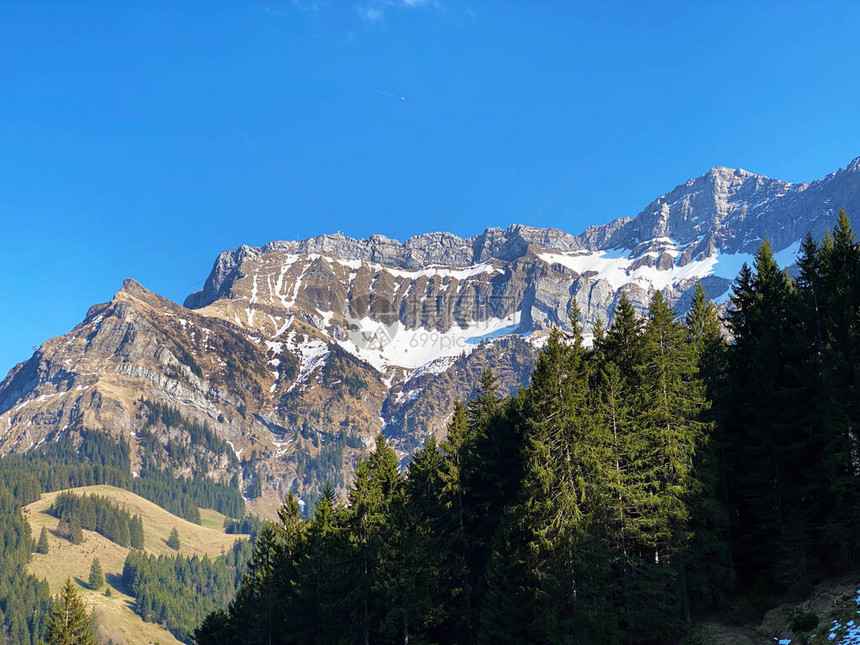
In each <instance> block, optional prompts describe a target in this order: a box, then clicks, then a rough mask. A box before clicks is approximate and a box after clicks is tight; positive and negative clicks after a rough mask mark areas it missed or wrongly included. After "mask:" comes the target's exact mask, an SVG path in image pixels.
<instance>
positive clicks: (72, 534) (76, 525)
mask: <svg viewBox="0 0 860 645" xmlns="http://www.w3.org/2000/svg"><path fill="white" fill-rule="evenodd" d="M69 541H70V542H71V543H72V544H80V543H81V542H83V541H84V532H83V531H82V530H81V519H80V518H79V517H78V516H77V515H74V516H72V518H71V519H70V520H69Z"/></svg>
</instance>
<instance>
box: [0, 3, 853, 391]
mask: <svg viewBox="0 0 860 645" xmlns="http://www.w3.org/2000/svg"><path fill="white" fill-rule="evenodd" d="M858 33H860V3H857V2H853V1H852V2H843V3H835V2H834V3H810V2H802V3H801V2H796V3H792V2H754V3H753V2H737V3H732V2H715V3H698V2H689V1H688V2H683V3H669V2H663V3H657V2H654V3H651V2H638V1H637V2H601V3H596V2H595V3H588V4H586V3H572V2H543V3H537V2H523V1H521V0H516V1H512V2H500V1H496V0H494V1H492V2H478V1H475V2H463V1H460V0H437V1H433V0H425V1H423V2H422V1H420V0H341V1H335V0H328V1H326V2H323V1H322V0H281V1H279V2H278V1H274V0H273V1H270V2H266V1H264V0H255V1H247V2H210V1H207V2H161V3H152V2H141V3H135V2H131V1H123V2H98V3H96V2H92V3H87V2H69V1H68V0H64V1H63V2H55V3H52V2H40V1H38V0H37V1H35V2H24V1H23V0H20V1H7V2H4V3H2V4H0V142H2V155H0V224H2V229H0V230H2V239H3V242H4V243H3V256H4V257H3V268H2V272H0V372H2V373H3V374H5V372H6V370H7V369H9V368H11V367H12V365H13V364H15V363H16V362H18V361H21V360H25V359H27V358H28V357H29V356H30V354H31V353H32V347H33V346H35V345H38V344H39V343H41V342H42V341H43V340H46V339H47V338H50V337H52V336H56V335H59V334H62V333H65V332H67V331H68V330H70V329H71V328H72V327H73V326H74V325H75V324H76V323H77V322H79V321H80V320H81V318H82V317H83V315H84V313H85V312H86V310H87V308H88V307H89V306H90V305H92V304H94V303H98V302H105V301H108V300H109V299H110V298H111V297H112V295H113V293H114V292H115V291H117V290H118V289H119V288H120V286H121V284H122V281H123V279H124V278H126V277H133V278H135V279H136V280H138V281H139V282H141V283H143V284H144V285H145V286H146V287H148V288H150V289H152V290H154V291H156V292H158V293H160V294H162V295H165V296H167V297H169V298H171V299H174V300H177V301H179V302H181V301H182V299H183V298H184V297H185V296H186V295H187V294H188V293H189V292H191V291H193V290H194V289H197V288H199V287H200V286H202V283H203V281H204V279H205V278H206V275H207V274H208V272H209V269H210V267H211V264H212V262H213V260H214V258H215V256H216V255H217V253H219V252H220V251H221V250H223V249H227V248H235V247H236V246H238V245H239V244H242V243H247V244H254V245H259V244H264V243H266V242H268V241H271V240H276V239H296V238H305V237H309V236H313V235H318V234H322V233H327V232H333V229H339V230H341V231H343V232H344V233H345V234H347V235H351V236H355V237H363V236H367V235H370V234H373V233H382V234H384V235H387V236H389V237H394V238H398V239H404V238H406V237H409V236H411V235H415V234H419V233H422V232H428V231H433V230H447V231H452V232H454V233H457V234H460V235H464V236H467V235H472V234H475V233H478V232H480V231H482V230H483V229H485V228H486V227H489V226H501V227H505V226H508V225H509V224H511V223H525V222H527V221H529V220H530V219H531V218H532V216H533V215H534V214H535V212H536V211H538V210H539V209H540V208H541V206H542V205H543V204H544V203H545V202H546V201H547V200H548V199H549V198H550V197H551V196H552V195H553V194H554V193H555V192H556V191H557V190H558V189H559V188H560V187H561V186H562V185H564V183H565V182H566V181H567V180H568V179H569V178H570V177H571V176H572V175H574V173H576V172H577V171H578V170H579V169H580V168H581V167H582V166H583V165H584V164H585V163H586V162H587V161H588V160H589V159H590V158H591V157H592V156H593V155H594V154H595V153H596V152H597V151H598V150H600V149H601V148H602V147H603V146H604V145H605V144H606V143H607V141H609V140H610V139H611V138H612V137H613V136H614V135H615V134H616V133H617V132H618V131H619V130H621V128H623V127H624V126H627V127H626V129H625V130H624V132H623V133H622V134H621V135H620V136H619V137H618V138H617V139H616V140H615V141H614V142H613V143H612V145H610V146H609V147H608V148H607V149H606V151H605V152H604V153H603V154H602V155H601V156H600V157H599V158H598V159H597V160H596V161H595V162H594V163H593V164H592V165H591V166H590V167H589V168H588V169H587V170H585V171H584V172H583V173H582V174H581V175H580V176H579V177H578V178H577V179H576V180H575V181H574V182H573V183H572V184H571V185H570V187H569V188H568V190H567V191H566V192H565V193H564V194H563V195H562V196H561V197H559V198H558V199H557V200H556V201H555V202H554V203H553V204H552V205H551V206H550V207H549V208H547V209H546V210H545V211H544V212H543V213H542V214H541V215H540V216H539V217H538V218H537V219H535V220H534V221H533V225H536V226H554V227H558V228H562V229H565V230H568V231H570V232H572V233H578V232H580V231H581V230H582V229H583V228H585V227H586V226H587V225H590V224H598V223H603V222H606V221H609V220H611V219H614V218H616V217H620V216H625V215H635V214H636V213H637V212H638V211H639V210H640V209H641V208H642V207H644V206H645V205H646V204H647V203H648V202H649V201H650V200H651V199H653V198H655V197H657V196H659V195H660V194H663V193H664V192H666V191H668V190H670V189H671V188H673V187H674V186H675V185H677V184H678V183H681V182H683V181H685V180H686V179H687V178H689V177H692V176H696V175H699V174H701V173H702V172H704V171H706V170H707V169H708V168H710V167H711V166H715V165H725V166H733V167H735V166H739V167H743V168H746V169H748V170H751V171H753V172H761V173H765V174H768V175H770V176H774V177H779V178H782V179H786V180H791V181H804V180H809V179H813V178H816V177H819V176H822V175H824V174H826V173H828V172H830V171H833V170H835V169H837V168H839V167H841V166H844V165H845V164H847V163H848V162H849V161H850V160H851V159H852V158H853V157H855V156H857V155H860V114H858V112H860V83H858V82H857V79H858V69H857V57H856V39H857V34H858ZM400 96H405V97H406V100H401V99H400V98H399V97H400ZM234 128H235V129H234ZM236 129H238V130H239V131H241V132H242V133H244V134H245V135H246V136H247V137H248V139H250V140H251V141H253V142H254V144H256V146H258V148H259V149H260V150H261V151H263V152H264V153H265V154H266V155H267V156H268V157H269V158H270V159H271V160H272V162H273V163H274V164H276V165H277V166H278V167H279V168H280V169H281V170H282V171H283V173H284V174H285V175H286V176H287V177H289V178H290V179H291V180H292V181H293V182H294V183H295V184H296V185H297V186H299V187H300V188H301V190H302V191H304V193H305V194H306V195H307V196H308V197H309V198H310V199H311V200H312V201H313V202H314V203H315V204H316V205H317V206H318V207H319V209H320V210H321V211H322V212H323V213H325V215H326V216H327V217H328V218H329V219H330V220H331V222H332V223H333V224H334V227H332V226H330V225H329V223H327V222H326V221H325V220H324V219H323V218H322V217H320V216H318V215H317V214H316V213H315V212H314V211H313V210H312V209H311V208H310V207H309V206H308V205H307V204H306V203H305V202H304V201H302V199H301V198H300V197H299V196H298V195H297V194H296V193H295V192H294V191H293V190H292V189H291V188H290V187H289V186H288V185H287V184H286V183H285V182H284V181H283V180H282V179H281V178H280V177H278V175H276V174H275V172H274V171H273V170H272V169H271V168H270V167H269V166H267V165H266V163H265V161H263V159H262V158H261V157H260V156H258V154H257V153H256V152H255V151H254V150H253V149H252V148H251V147H250V146H249V145H248V144H247V143H246V142H245V141H244V140H243V139H242V137H240V136H239V134H237V132H236ZM0 378H2V377H0Z"/></svg>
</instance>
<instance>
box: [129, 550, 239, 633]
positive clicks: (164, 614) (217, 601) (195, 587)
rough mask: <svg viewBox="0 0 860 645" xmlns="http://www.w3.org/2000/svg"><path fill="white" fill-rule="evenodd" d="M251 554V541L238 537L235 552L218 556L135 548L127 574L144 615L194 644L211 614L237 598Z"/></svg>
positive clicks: (141, 612) (136, 609)
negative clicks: (199, 627)
mask: <svg viewBox="0 0 860 645" xmlns="http://www.w3.org/2000/svg"><path fill="white" fill-rule="evenodd" d="M250 556H251V544H250V542H249V541H248V540H237V541H236V542H235V544H234V545H233V549H232V550H231V551H230V552H228V553H225V554H222V555H220V556H218V557H217V558H209V557H208V556H203V557H200V556H197V555H195V556H192V557H185V556H181V555H172V556H166V555H160V556H155V555H150V554H146V553H143V552H140V551H131V552H130V553H129V554H128V556H127V557H126V560H125V564H124V565H123V571H122V578H123V583H124V584H125V585H126V586H127V588H128V589H129V590H130V591H131V594H132V595H133V596H134V597H135V605H134V610H135V611H136V612H137V613H138V614H139V615H140V616H141V618H143V619H144V620H146V621H149V622H156V623H160V624H162V625H164V626H165V627H166V628H167V629H168V630H169V631H170V633H172V634H173V635H174V636H176V638H178V639H179V640H182V641H185V642H188V641H189V639H190V638H191V634H192V632H193V630H194V628H195V627H196V626H197V625H199V624H200V622H201V621H202V620H203V618H204V617H205V616H206V615H207V614H208V613H210V612H211V611H213V609H215V608H217V607H221V606H224V605H225V604H227V603H228V602H229V601H230V600H231V599H232V597H233V594H234V593H235V591H236V588H237V586H238V585H239V583H240V581H241V572H242V571H243V570H244V567H245V564H246V562H247V561H248V559H249V558H250Z"/></svg>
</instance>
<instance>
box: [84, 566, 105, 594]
mask: <svg viewBox="0 0 860 645" xmlns="http://www.w3.org/2000/svg"><path fill="white" fill-rule="evenodd" d="M87 582H88V584H89V585H90V589H92V590H93V591H98V590H99V589H101V588H102V586H103V585H104V583H105V574H104V571H103V570H102V565H101V562H99V559H98V558H93V562H92V564H91V565H90V576H89V578H88V580H87Z"/></svg>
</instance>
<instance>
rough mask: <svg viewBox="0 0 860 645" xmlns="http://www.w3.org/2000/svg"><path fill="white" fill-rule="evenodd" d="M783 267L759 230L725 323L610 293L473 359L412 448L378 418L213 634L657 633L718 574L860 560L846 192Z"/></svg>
mask: <svg viewBox="0 0 860 645" xmlns="http://www.w3.org/2000/svg"><path fill="white" fill-rule="evenodd" d="M798 264H799V272H798V275H797V276H796V277H795V278H791V277H789V275H788V274H787V273H786V272H785V271H783V270H782V269H780V267H778V266H777V264H776V262H775V260H774V256H773V252H772V250H771V248H770V245H769V243H768V242H765V243H763V244H762V245H761V247H760V249H759V250H758V252H757V254H756V256H755V262H754V266H752V267H747V266H744V268H743V269H742V271H741V273H740V275H739V277H738V279H737V280H736V282H735V284H734V286H733V289H732V295H731V305H732V306H731V307H730V309H729V313H728V316H727V320H726V324H727V326H728V330H729V332H730V336H731V338H732V341H731V342H727V341H726V340H725V338H724V335H723V334H722V333H721V320H720V318H719V316H718V313H717V310H716V308H715V306H714V305H713V304H711V303H709V302H708V301H707V300H706V298H705V294H704V291H703V289H702V288H701V287H699V288H698V289H697V292H696V296H695V298H694V300H693V302H692V306H691V308H690V311H689V312H687V314H686V316H685V318H684V321H683V322H681V321H679V320H678V319H677V316H676V312H675V311H673V310H672V309H671V307H670V306H669V305H668V304H667V302H666V301H665V299H664V298H663V297H662V296H661V294H660V293H659V292H658V293H657V294H656V295H655V297H654V298H653V300H652V301H651V304H650V308H649V311H648V314H647V316H646V317H645V318H640V317H639V316H637V314H636V312H635V311H634V309H633V307H632V305H631V304H630V302H629V301H628V300H627V299H626V298H625V297H623V296H622V297H621V299H620V300H619V302H618V305H617V307H616V309H615V317H614V320H613V322H612V324H611V325H609V326H608V327H605V328H604V327H603V326H602V325H598V326H597V328H596V329H595V330H594V332H595V333H594V344H593V347H592V348H590V349H586V348H584V347H583V345H582V337H581V331H580V328H579V324H578V320H577V312H575V311H574V312H572V316H571V317H572V321H573V323H574V332H573V333H572V334H564V333H562V332H561V331H559V330H555V331H554V332H553V333H552V335H551V336H550V339H549V342H548V343H547V345H546V347H545V348H544V350H543V352H542V353H541V356H540V358H539V359H538V362H537V364H536V365H535V368H534V371H533V373H532V382H531V385H530V386H529V387H528V388H525V389H522V390H521V391H519V392H518V393H517V394H515V395H513V396H510V397H501V396H499V394H498V392H497V390H496V386H495V380H494V377H493V376H492V374H491V373H490V372H486V373H485V374H484V375H483V377H482V379H481V383H480V384H479V387H478V388H477V396H476V397H475V398H474V399H473V400H471V401H469V402H468V403H467V404H466V405H465V406H463V405H458V406H457V407H456V408H455V410H454V414H453V418H452V420H451V422H450V425H449V428H448V435H447V438H446V439H445V440H444V441H443V442H441V443H440V444H437V443H436V442H434V441H433V440H432V439H429V440H428V441H427V442H426V444H425V445H424V447H423V448H422V449H421V450H420V451H419V452H418V453H417V454H416V455H415V456H414V458H413V460H412V462H411V463H410V465H409V466H408V468H407V469H406V471H405V472H400V471H399V470H398V461H397V458H396V456H395V454H394V452H393V450H392V449H391V448H390V447H389V446H388V445H387V444H386V441H385V440H384V439H383V438H382V437H381V436H380V437H379V438H378V440H377V444H376V447H375V449H374V451H373V452H372V453H371V454H370V455H369V456H368V457H367V458H365V459H363V460H362V461H361V462H360V464H359V466H358V468H357V471H356V474H355V480H354V482H353V485H352V487H351V490H350V493H349V499H348V503H347V504H341V503H339V502H338V500H337V499H336V498H335V496H334V494H333V493H332V490H331V488H330V487H329V488H328V489H327V490H326V491H325V492H324V494H323V495H322V497H321V499H320V500H319V502H318V504H317V506H316V509H315V512H314V513H313V516H312V518H311V519H310V520H307V521H304V520H302V519H301V513H300V509H299V505H298V502H297V500H296V499H295V498H293V497H292V495H291V496H290V497H289V498H288V499H287V501H286V502H285V503H284V505H283V507H282V508H281V510H280V514H279V521H278V522H277V523H269V524H266V525H265V526H264V527H263V529H262V530H261V532H260V534H259V536H258V539H257V541H256V545H255V553H254V556H253V558H252V560H251V563H250V565H249V567H248V571H247V574H246V577H245V579H244V582H243V585H242V587H241V588H240V590H239V592H238V593H237V596H236V598H235V599H234V600H233V602H232V603H231V604H230V606H229V607H228V608H227V609H225V610H223V611H217V612H214V613H213V614H211V615H210V616H209V617H208V618H207V619H206V621H205V622H204V623H203V625H202V626H201V627H200V628H199V629H198V631H197V633H196V639H197V642H198V643H200V644H201V645H208V644H215V643H218V644H224V643H237V644H238V643H274V642H278V643H334V642H356V643H371V642H375V643H387V642H391V643H395V642H400V643H404V642H407V641H408V642H412V643H661V642H675V641H677V640H680V639H681V638H682V637H683V635H684V634H685V631H686V627H687V625H688V624H689V619H690V618H691V616H694V615H696V614H697V613H700V612H706V611H709V610H719V609H720V608H721V607H725V605H726V603H727V598H728V597H729V596H730V595H733V594H752V595H756V596H757V597H760V598H771V599H777V598H780V597H785V595H786V594H788V595H792V594H794V595H796V596H802V595H803V594H805V593H807V592H809V590H810V589H811V586H812V585H813V584H814V583H815V582H817V581H819V580H821V579H823V578H825V577H826V576H828V575H831V574H834V573H840V572H844V571H846V570H847V569H849V568H851V567H853V566H854V565H855V564H856V559H857V555H858V538H860V504H858V501H860V500H858V494H860V479H858V472H857V469H858V455H857V445H858V436H857V416H858V414H860V407H858V405H857V403H858V401H857V396H858V394H857V388H856V387H855V383H856V382H857V380H858V378H860V371H858V370H860V362H858V352H860V333H858V332H859V331H860V330H858V323H860V317H858V315H860V248H858V245H857V243H856V242H855V239H854V233H853V231H852V230H851V226H850V223H849V221H848V218H847V217H846V216H845V213H844V212H842V213H840V216H839V218H838V221H837V223H836V226H835V229H834V230H833V232H832V234H831V233H828V234H827V235H826V236H825V237H824V239H823V240H822V241H821V242H820V243H816V242H814V241H813V240H812V238H811V237H810V236H807V238H806V239H805V240H804V242H803V245H802V247H801V252H800V257H799V258H798Z"/></svg>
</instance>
